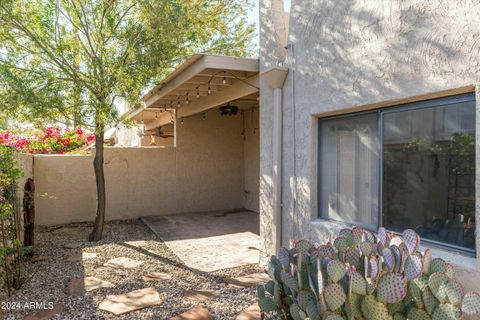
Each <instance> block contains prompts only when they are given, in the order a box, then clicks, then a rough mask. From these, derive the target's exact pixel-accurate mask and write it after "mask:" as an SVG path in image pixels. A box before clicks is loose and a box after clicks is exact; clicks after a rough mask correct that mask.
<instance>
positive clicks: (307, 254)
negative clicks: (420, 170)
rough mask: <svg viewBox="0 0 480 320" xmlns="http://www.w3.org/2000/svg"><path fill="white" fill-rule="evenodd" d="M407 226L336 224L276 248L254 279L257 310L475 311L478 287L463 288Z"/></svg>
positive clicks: (373, 317) (394, 316)
mask: <svg viewBox="0 0 480 320" xmlns="http://www.w3.org/2000/svg"><path fill="white" fill-rule="evenodd" d="M419 244H420V237H419V236H418V234H417V233H416V232H415V231H413V230H405V231H404V232H403V234H402V235H401V236H397V235H393V234H389V233H387V232H386V230H385V229H384V228H380V229H379V231H378V234H377V235H374V234H373V233H371V232H369V231H367V230H364V229H362V228H360V227H354V228H352V229H343V230H341V231H340V233H339V236H338V237H337V238H336V239H335V240H334V242H333V243H327V244H323V245H315V244H313V243H311V242H310V241H307V240H300V241H296V242H293V243H292V246H291V248H290V249H287V248H284V247H282V248H280V250H279V251H278V254H277V256H272V257H271V259H270V262H269V265H268V273H269V275H270V277H271V280H270V281H269V282H268V283H267V284H265V285H258V286H257V294H258V299H259V300H258V303H259V306H260V309H261V310H262V312H271V313H274V314H276V316H277V317H279V318H280V319H293V320H306V319H309V320H319V319H327V320H340V319H366V320H401V319H426V320H427V319H434V320H450V319H452V320H453V319H461V318H462V316H463V315H469V316H473V315H479V314H480V295H478V294H477V293H466V294H465V293H464V290H463V288H462V286H461V285H460V284H459V283H458V282H456V281H455V280H453V272H454V271H453V267H452V266H451V265H450V264H448V263H446V262H445V261H444V260H442V259H439V258H435V259H433V258H432V255H431V252H430V251H429V250H428V249H427V250H426V251H425V252H424V253H423V254H422V253H421V252H420V251H419Z"/></svg>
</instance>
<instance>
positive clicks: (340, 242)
mask: <svg viewBox="0 0 480 320" xmlns="http://www.w3.org/2000/svg"><path fill="white" fill-rule="evenodd" d="M333 245H334V246H335V248H336V249H337V250H338V252H345V251H347V249H348V248H349V247H350V244H349V241H348V240H347V238H345V237H342V236H339V237H337V238H335V241H333Z"/></svg>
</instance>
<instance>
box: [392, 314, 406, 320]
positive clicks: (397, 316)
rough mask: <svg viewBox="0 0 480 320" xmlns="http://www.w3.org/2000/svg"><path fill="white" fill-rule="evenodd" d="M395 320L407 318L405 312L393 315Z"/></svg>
mask: <svg viewBox="0 0 480 320" xmlns="http://www.w3.org/2000/svg"><path fill="white" fill-rule="evenodd" d="M393 320H407V318H406V317H405V315H404V314H403V313H395V314H394V315H393Z"/></svg>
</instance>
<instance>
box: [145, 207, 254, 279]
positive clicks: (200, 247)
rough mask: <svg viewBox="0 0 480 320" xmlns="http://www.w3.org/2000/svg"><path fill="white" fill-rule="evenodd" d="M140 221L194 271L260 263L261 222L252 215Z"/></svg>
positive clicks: (240, 213) (179, 216) (221, 214)
mask: <svg viewBox="0 0 480 320" xmlns="http://www.w3.org/2000/svg"><path fill="white" fill-rule="evenodd" d="M142 221H143V222H144V223H145V224H146V225H147V226H148V227H149V228H150V229H151V230H152V231H153V232H154V233H155V234H156V235H157V236H158V237H159V238H161V239H162V240H163V241H164V242H165V244H166V245H167V246H168V247H169V248H170V249H171V250H172V251H173V252H174V253H175V254H176V255H177V256H178V257H179V258H180V259H181V260H182V261H183V262H184V263H185V264H186V265H187V266H188V267H190V268H193V269H197V270H200V271H204V272H212V271H216V270H220V269H227V268H234V267H238V266H242V265H246V264H254V263H258V262H259V260H260V251H259V248H260V237H259V226H260V222H259V216H258V214H257V213H255V212H251V211H238V212H199V213H187V214H175V215H168V216H156V217H146V218H142Z"/></svg>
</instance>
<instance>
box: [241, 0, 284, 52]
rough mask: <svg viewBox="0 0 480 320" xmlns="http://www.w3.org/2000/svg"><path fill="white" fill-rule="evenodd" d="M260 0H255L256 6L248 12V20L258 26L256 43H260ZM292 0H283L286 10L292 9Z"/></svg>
mask: <svg viewBox="0 0 480 320" xmlns="http://www.w3.org/2000/svg"><path fill="white" fill-rule="evenodd" d="M258 3H259V0H254V4H255V5H254V7H253V8H252V10H250V12H249V14H248V20H249V21H250V22H252V23H254V24H255V26H256V32H255V34H256V36H255V38H254V41H255V43H257V44H258V41H259V37H258V35H259V9H258ZM290 5H291V0H283V7H284V9H285V11H288V12H289V11H290Z"/></svg>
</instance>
